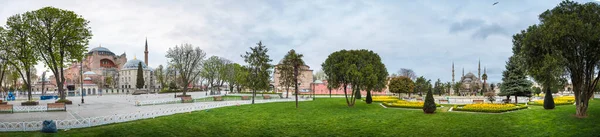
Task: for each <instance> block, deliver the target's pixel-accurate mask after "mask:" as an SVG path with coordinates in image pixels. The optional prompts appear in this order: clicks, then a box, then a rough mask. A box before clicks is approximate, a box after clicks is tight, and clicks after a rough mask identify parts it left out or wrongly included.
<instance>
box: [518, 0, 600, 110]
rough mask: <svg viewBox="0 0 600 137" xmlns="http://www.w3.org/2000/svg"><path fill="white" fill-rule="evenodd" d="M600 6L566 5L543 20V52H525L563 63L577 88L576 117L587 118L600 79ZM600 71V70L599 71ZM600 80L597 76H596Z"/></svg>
mask: <svg viewBox="0 0 600 137" xmlns="http://www.w3.org/2000/svg"><path fill="white" fill-rule="evenodd" d="M598 12H600V5H599V4H598V3H595V2H588V3H585V4H579V3H577V2H573V1H563V2H561V3H560V4H559V5H558V6H556V7H554V8H553V9H551V10H546V11H545V12H543V13H542V14H540V16H539V20H540V23H539V24H538V26H539V27H538V28H537V29H539V32H540V33H539V34H540V35H539V37H540V39H542V40H543V43H542V44H539V45H538V46H539V47H540V48H532V49H522V50H524V52H528V51H527V50H531V51H535V52H539V54H542V55H548V56H551V57H552V58H555V59H557V60H558V61H559V63H558V64H559V66H560V68H563V69H564V70H566V72H567V73H568V74H569V76H570V79H571V81H572V84H573V91H574V93H575V102H576V116H578V117H586V116H587V109H588V103H589V100H590V98H591V97H592V96H593V91H594V88H595V87H596V86H597V81H598V80H599V78H600V73H599V72H597V71H596V70H597V68H598V66H599V65H600V56H598V55H599V54H598V53H599V52H600V48H598V39H600V16H597V15H598ZM598 71H600V70H598ZM596 74H597V75H598V76H594V75H596Z"/></svg>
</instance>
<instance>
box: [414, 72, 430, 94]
mask: <svg viewBox="0 0 600 137" xmlns="http://www.w3.org/2000/svg"><path fill="white" fill-rule="evenodd" d="M415 90H416V91H415V92H418V93H419V95H420V96H421V95H422V94H423V91H427V80H426V79H425V78H424V77H423V76H420V77H418V78H417V80H416V81H415Z"/></svg>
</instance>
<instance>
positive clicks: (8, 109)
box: [0, 104, 13, 113]
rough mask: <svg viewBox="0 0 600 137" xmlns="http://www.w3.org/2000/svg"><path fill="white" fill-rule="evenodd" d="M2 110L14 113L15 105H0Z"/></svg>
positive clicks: (0, 110)
mask: <svg viewBox="0 0 600 137" xmlns="http://www.w3.org/2000/svg"><path fill="white" fill-rule="evenodd" d="M0 112H6V113H9V112H10V113H13V105H12V104H6V105H0Z"/></svg>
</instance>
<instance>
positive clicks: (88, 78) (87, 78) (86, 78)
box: [83, 77, 92, 80]
mask: <svg viewBox="0 0 600 137" xmlns="http://www.w3.org/2000/svg"><path fill="white" fill-rule="evenodd" d="M83 80H92V78H90V77H85V78H84V79H83Z"/></svg>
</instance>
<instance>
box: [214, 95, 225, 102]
mask: <svg viewBox="0 0 600 137" xmlns="http://www.w3.org/2000/svg"><path fill="white" fill-rule="evenodd" d="M213 100H214V101H223V97H221V96H214V97H213Z"/></svg>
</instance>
